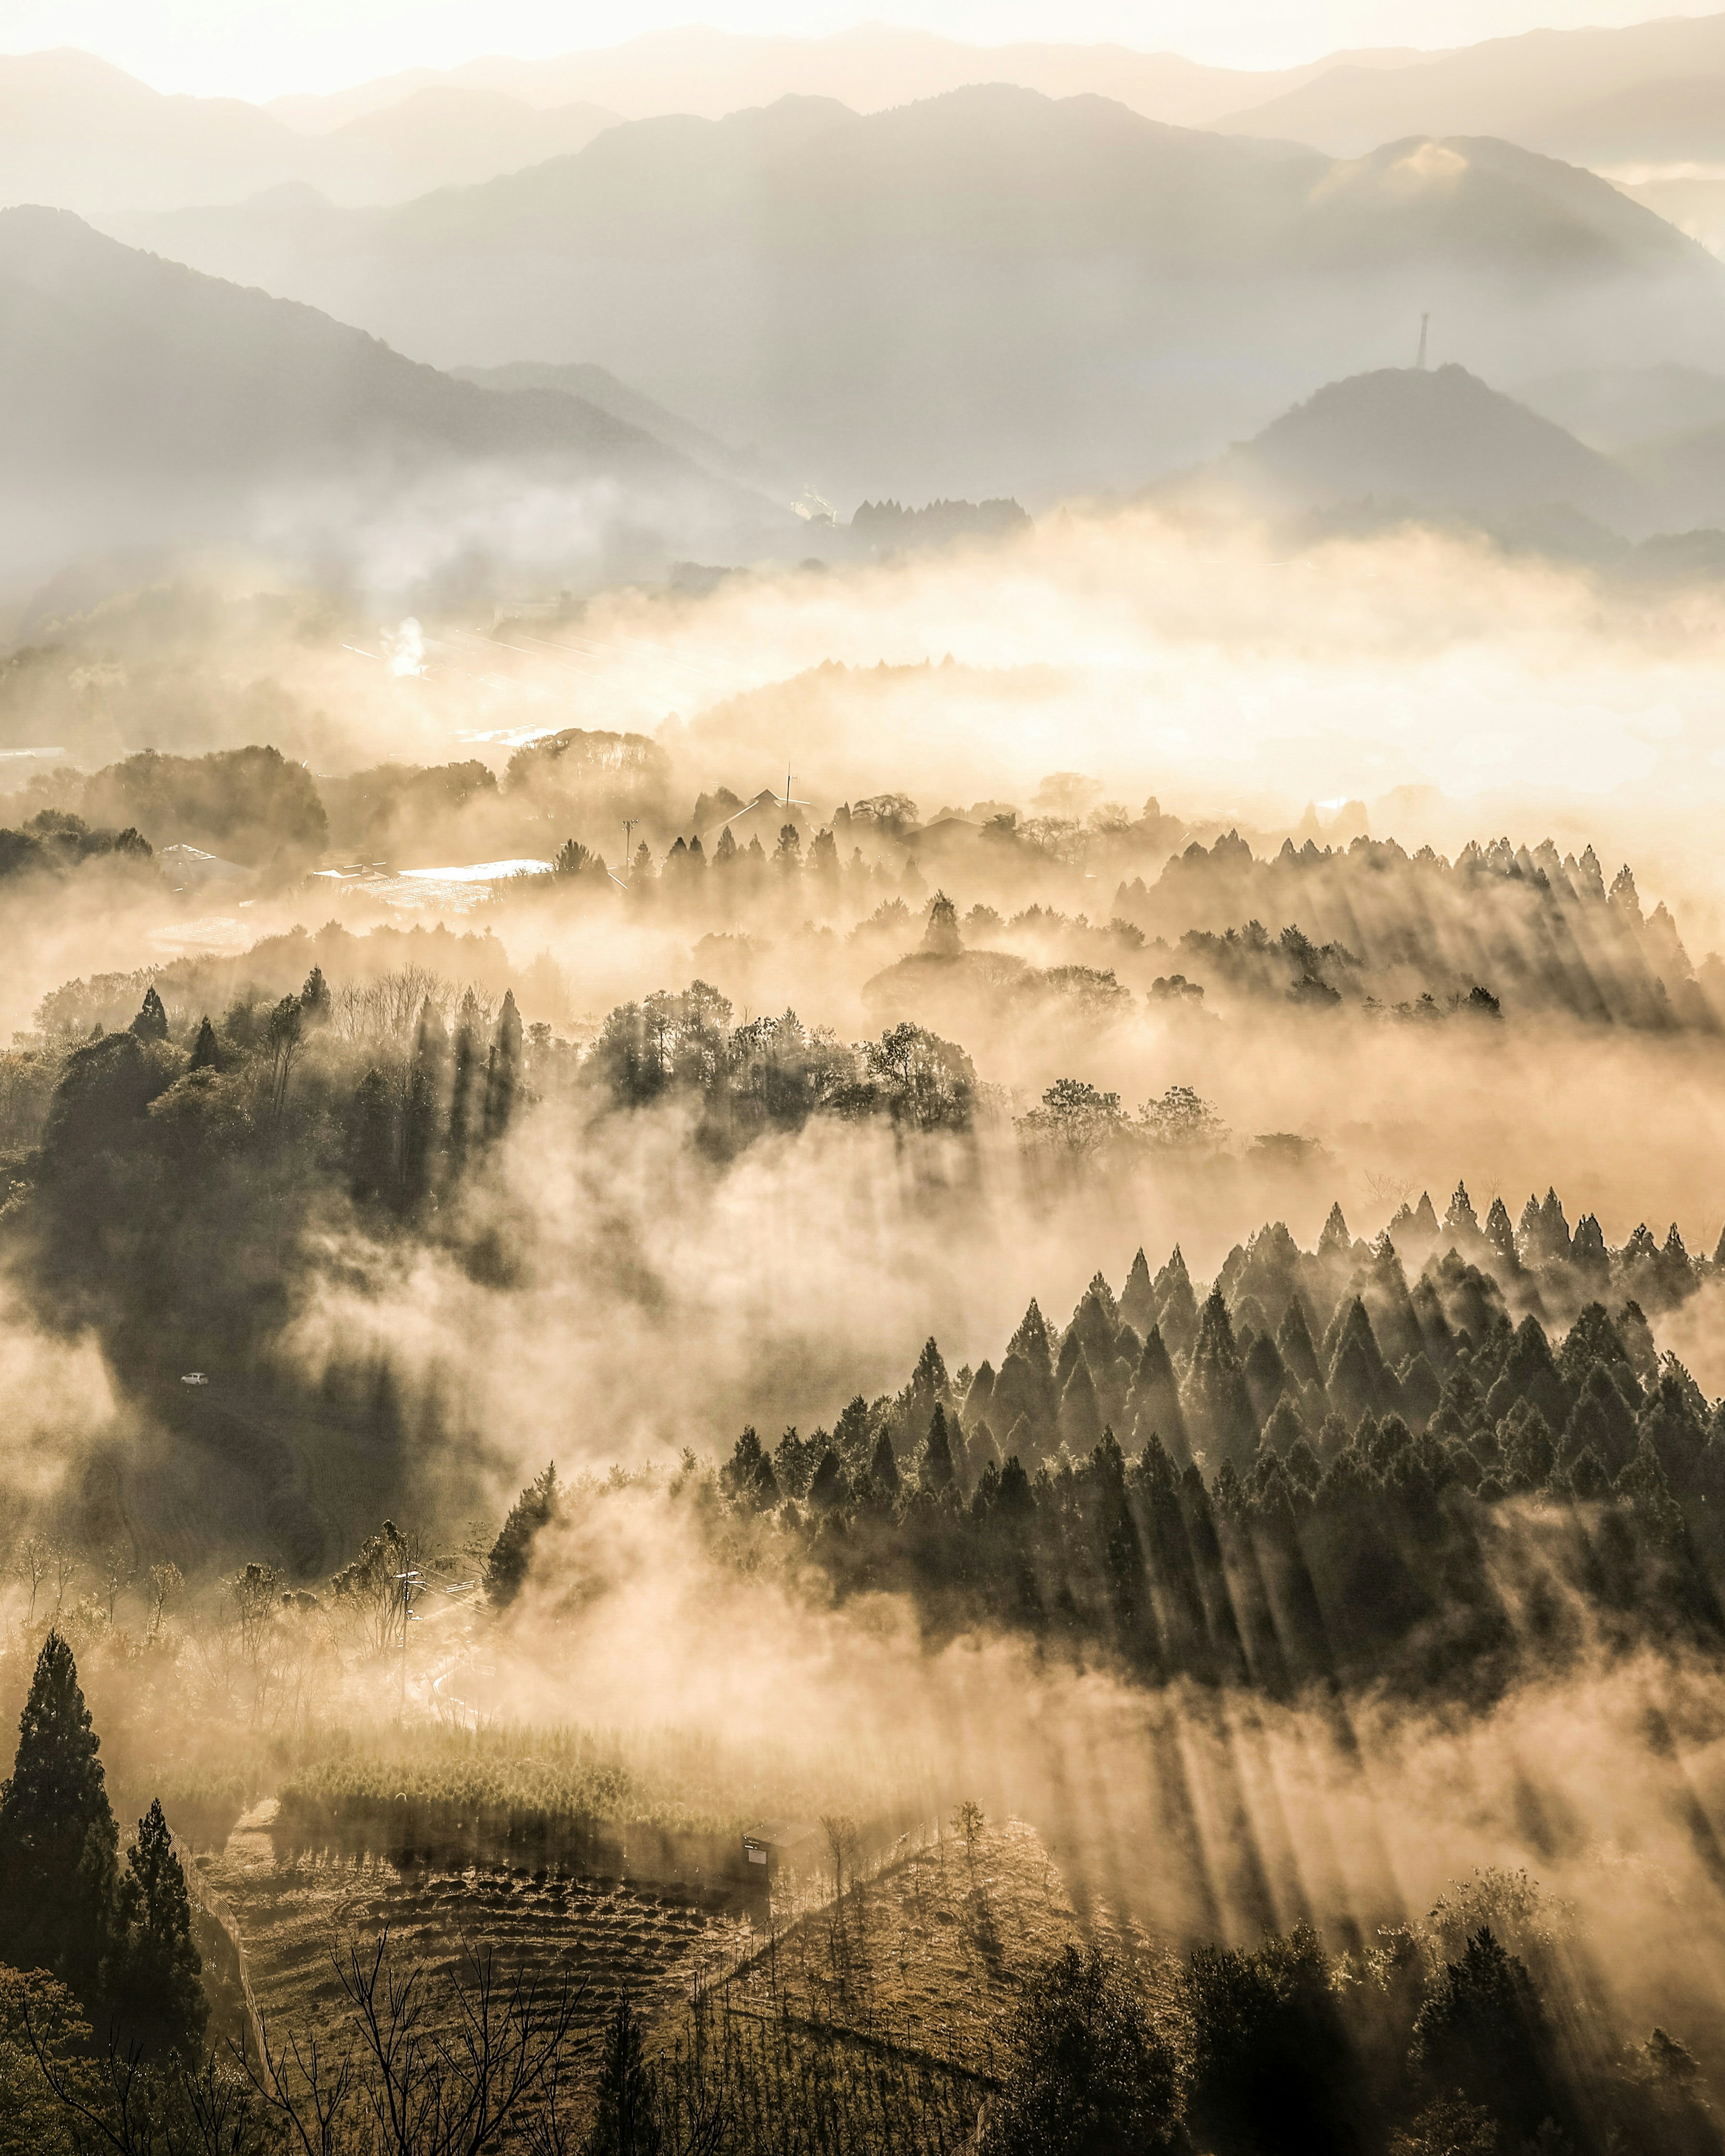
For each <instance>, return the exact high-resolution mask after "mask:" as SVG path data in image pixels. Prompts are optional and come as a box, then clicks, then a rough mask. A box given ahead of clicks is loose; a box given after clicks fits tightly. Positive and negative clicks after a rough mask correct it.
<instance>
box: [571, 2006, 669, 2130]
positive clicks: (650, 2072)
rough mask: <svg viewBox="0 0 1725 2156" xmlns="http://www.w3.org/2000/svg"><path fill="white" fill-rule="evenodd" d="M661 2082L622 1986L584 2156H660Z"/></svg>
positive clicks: (601, 2056) (608, 2028)
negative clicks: (649, 2057) (645, 2048)
mask: <svg viewBox="0 0 1725 2156" xmlns="http://www.w3.org/2000/svg"><path fill="white" fill-rule="evenodd" d="M658 2083H659V2077H658V2076H657V2074H656V2073H655V2071H654V2069H653V2068H652V2066H649V2063H648V2061H647V2059H646V2057H645V2056H644V2052H643V2051H642V2048H641V2025H640V2023H639V2021H638V2020H636V2019H635V2014H634V2008H633V2007H632V2006H631V2005H629V1994H628V1992H627V1991H626V1990H624V1989H622V1988H620V1987H619V1990H618V1994H617V1999H616V2003H615V2005H614V2006H613V2007H612V2009H611V2012H610V2015H609V2018H608V2020H607V2021H606V2024H605V2034H604V2039H603V2050H602V2051H601V2052H600V2054H599V2086H598V2100H597V2102H596V2103H595V2106H594V2111H593V2126H592V2128H591V2130H590V2131H589V2133H588V2138H587V2150H586V2156H658V2152H659V2148H660V2143H661V2140H662V2135H661V2132H660V2123H659V2085H658Z"/></svg>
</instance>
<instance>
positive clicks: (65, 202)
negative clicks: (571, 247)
mask: <svg viewBox="0 0 1725 2156" xmlns="http://www.w3.org/2000/svg"><path fill="white" fill-rule="evenodd" d="M617 117H618V115H616V114H615V113H614V112H610V111H606V110H602V109H600V108H599V107H598V106H596V105H590V104H582V103H570V104H565V105H558V106H557V107H555V108H554V109H550V110H542V109H541V101H540V100H524V99H522V98H520V97H511V96H508V95H505V94H504V93H503V92H502V91H501V90H485V89H480V88H478V87H476V86H472V85H465V84H454V83H444V82H439V83H434V84H430V85H425V86H424V87H420V88H417V89H412V90H406V91H405V92H404V93H403V95H402V96H401V97H400V98H398V99H396V100H392V101H391V102H390V104H389V105H388V107H387V108H386V109H384V110H377V111H374V112H370V113H367V114H366V115H362V116H359V117H356V118H354V119H352V121H349V122H347V124H346V125H342V126H336V127H333V128H331V129H330V130H328V131H324V132H320V133H316V134H306V133H303V132H301V131H298V130H296V129H295V128H293V127H290V126H285V125H284V124H283V122H282V121H280V119H278V118H276V117H275V115H272V114H270V113H269V112H267V111H265V110H263V109H262V108H261V107H259V106H258V105H246V104H243V103H242V102H241V101H240V100H239V99H237V98H209V97H164V96H162V95H161V94H160V93H159V92H158V91H156V90H151V88H150V87H149V86H148V85H147V84H145V83H141V82H139V81H136V80H135V79H134V78H133V77H132V76H131V75H128V74H124V73H123V72H122V71H121V69H118V68H116V67H110V65H109V64H108V63H107V62H106V61H105V60H100V59H96V58H95V55H94V54H90V53H80V52H50V53H27V54H0V205H5V204H19V203H51V204H53V205H54V207H56V208H62V209H73V210H77V211H80V212H81V213H85V214H89V213H95V212H100V211H105V210H113V209H116V208H121V206H124V207H125V208H127V209H129V210H132V211H136V210H140V209H151V208H154V209H173V208H182V207H184V206H186V205H187V204H194V203H205V204H208V203H239V202H244V201H245V200H247V199H248V198H249V197H250V196H252V195H254V194H256V193H259V192H260V191H262V190H264V189H265V188H270V187H280V186H283V185H285V184H288V183H290V182H294V183H298V184H300V185H301V186H311V187H316V188H318V189H319V191H320V192H321V193H323V194H325V195H326V196H328V197H329V198H331V200H334V201H337V202H342V203H391V202H404V201H406V200H408V198H410V197H412V196H414V195H418V194H423V193H426V192H428V191H429V189H431V188H434V187H454V186H466V185H469V184H470V183H472V182H475V181H479V180H485V179H490V178H491V177H494V176H495V174H497V173H499V172H515V171H517V170H519V169H520V168H521V167H522V166H524V165H531V164H536V163H537V162H540V161H541V160H542V159H544V158H547V157H562V156H564V155H567V153H568V152H570V151H574V150H578V149H580V148H582V147H583V145H585V144H586V143H588V142H590V141H592V140H593V136H595V135H597V134H598V133H600V132H601V131H602V130H603V129H604V128H606V127H608V126H612V125H613V124H614V121H616V119H617Z"/></svg>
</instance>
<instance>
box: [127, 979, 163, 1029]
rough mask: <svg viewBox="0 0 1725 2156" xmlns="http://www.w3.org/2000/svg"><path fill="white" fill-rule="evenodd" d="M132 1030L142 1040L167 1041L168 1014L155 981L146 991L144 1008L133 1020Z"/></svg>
mask: <svg viewBox="0 0 1725 2156" xmlns="http://www.w3.org/2000/svg"><path fill="white" fill-rule="evenodd" d="M131 1029H132V1031H133V1032H134V1033H135V1034H136V1035H137V1037H138V1039H140V1040H166V1039H167V1010H166V1009H164V1008H163V1005H162V998H161V997H160V996H159V995H157V993H156V983H154V982H153V981H152V982H151V983H150V985H149V987H148V988H146V989H145V991H144V1002H143V1008H142V1009H141V1010H140V1011H139V1013H138V1014H137V1016H136V1018H135V1019H133V1020H132V1022H131Z"/></svg>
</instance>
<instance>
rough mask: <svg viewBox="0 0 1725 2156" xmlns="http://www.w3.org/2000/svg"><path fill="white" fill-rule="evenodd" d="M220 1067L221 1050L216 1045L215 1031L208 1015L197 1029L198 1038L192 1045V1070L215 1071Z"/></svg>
mask: <svg viewBox="0 0 1725 2156" xmlns="http://www.w3.org/2000/svg"><path fill="white" fill-rule="evenodd" d="M220 1067H221V1050H220V1049H219V1048H218V1046H217V1045H216V1029H215V1028H214V1027H213V1025H212V1024H210V1022H209V1018H208V1014H205V1016H204V1019H203V1023H202V1024H200V1025H199V1027H198V1038H197V1039H196V1040H195V1041H194V1042H193V1044H192V1068H193V1070H219V1069H220Z"/></svg>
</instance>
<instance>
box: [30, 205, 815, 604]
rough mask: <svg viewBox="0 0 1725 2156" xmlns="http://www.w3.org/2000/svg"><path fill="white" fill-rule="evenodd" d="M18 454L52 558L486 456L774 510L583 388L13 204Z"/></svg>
mask: <svg viewBox="0 0 1725 2156" xmlns="http://www.w3.org/2000/svg"><path fill="white" fill-rule="evenodd" d="M0 467H3V469H4V470H5V471H6V474H7V484H8V511H9V515H8V536H9V537H10V539H11V543H12V544H13V547H17V548H19V549H21V550H22V551H23V553H24V555H25V556H26V557H27V558H29V559H32V560H34V559H35V558H36V557H38V556H39V555H40V554H42V553H44V552H51V551H52V548H53V547H54V545H55V544H56V543H58V544H59V546H61V547H71V546H74V545H76V544H77V543H80V539H82V540H83V541H84V542H85V543H90V542H95V541H104V542H107V541H111V540H113V539H114V538H116V536H121V537H123V536H128V535H129V534H131V533H133V532H137V533H141V534H146V535H148V536H151V537H163V536H167V537H175V536H182V537H183V536H197V535H198V534H200V533H204V532H214V531H236V530H243V529H244V528H246V518H247V515H248V512H249V510H250V509H251V508H252V506H254V505H255V504H256V502H257V501H258V500H259V498H260V497H261V496H263V495H269V496H270V498H271V499H272V500H274V501H275V503H276V504H277V505H278V509H280V506H281V505H284V504H287V503H290V502H295V501H303V500H305V498H306V497H307V496H308V495H311V494H314V493H316V491H317V490H324V491H325V493H326V495H328V496H329V497H330V498H331V499H345V498H347V497H349V496H350V495H352V492H353V490H356V489H357V490H363V492H364V494H365V495H366V498H367V499H368V500H373V501H376V500H379V499H382V498H385V497H387V496H388V495H389V494H390V493H391V491H392V490H400V489H401V488H403V487H405V486H409V485H415V484H418V483H419V482H421V481H423V480H424V479H425V478H426V477H427V476H428V475H436V474H442V473H449V472H451V471H455V470H463V469H470V468H480V469H484V468H493V467H501V468H507V469H509V470H515V471H516V472H519V473H521V474H524V475H530V476H531V479H532V480H533V482H534V483H535V484H536V485H541V486H546V487H552V486H571V487H588V488H592V487H593V486H596V485H597V486H602V487H603V490H605V493H606V495H607V498H608V499H609V500H613V501H614V503H615V505H616V511H617V513H622V514H628V515H630V516H634V517H635V518H636V519H638V520H639V521H643V522H647V521H651V518H652V516H654V515H655V514H656V515H659V516H662V517H663V518H665V519H666V520H668V529H670V530H680V529H682V528H684V527H685V526H686V527H691V528H693V529H695V530H697V531H701V532H703V533H708V534H710V533H711V531H714V530H716V529H732V530H736V529H740V528H742V526H747V525H748V524H750V523H751V522H752V523H754V524H756V525H762V524H767V523H771V522H773V521H774V518H773V512H772V511H769V510H768V505H767V504H766V503H765V502H763V501H762V500H760V499H759V498H758V497H756V496H751V495H747V494H746V493H744V492H743V491H742V490H740V489H737V488H734V487H731V486H728V485H725V484H723V483H722V482H721V481H718V480H714V479H712V478H711V477H710V476H709V475H706V473H704V472H701V471H700V470H697V468H696V466H695V465H692V464H691V463H690V462H689V460H688V459H686V458H685V457H683V456H682V455H680V454H679V453H678V452H677V451H675V449H670V448H669V447H667V446H666V445H665V444H663V443H661V442H658V441H655V439H653V438H652V437H651V436H650V435H649V434H646V433H644V431H643V430H642V429H639V428H636V427H632V426H630V425H629V424H628V423H625V422H624V421H623V420H620V419H618V418H615V417H614V416H613V415H612V414H611V413H608V412H603V411H601V410H600V409H599V408H598V407H597V406H595V405H593V404H590V403H585V402H583V400H582V399H580V398H572V397H568V396H563V395H554V394H552V393H549V392H546V391H542V390H529V391H523V392H521V393H516V394H511V395H505V394H501V393H497V392H495V391H492V390H487V389H482V388H478V387H476V386H475V385H474V384H473V383H470V382H456V381H453V380H451V379H450V377H449V376H447V375H444V374H439V373H438V372H436V371H435V370H434V369H433V368H431V367H424V366H421V365H418V364H417V363H416V362H413V361H412V360H408V359H404V358H403V357H402V356H401V355H400V354H399V353H398V352H392V351H391V350H390V349H389V348H388V346H386V345H383V344H381V343H379V342H378V341H377V339H375V338H374V337H372V336H367V335H366V334H365V333H364V332H363V331H359V330H355V329H350V328H347V327H346V326H344V325H342V324H341V323H340V322H336V321H331V320H330V318H329V317H328V316H326V315H322V314H320V313H318V312H317V311H315V310H314V309H312V308H310V307H306V306H302V305H297V304H295V303H294V302H292V301H289V300H275V299H271V298H270V297H268V296H267V295H265V294H264V293H262V292H258V291H249V290H241V289H239V287H238V286H236V285H228V284H223V283H222V282H220V281H218V280H216V279H213V278H209V277H205V276H203V275H199V274H198V272H196V271H194V270H191V269H184V268H182V267H181V266H180V265H179V264H175V263H171V262H164V261H162V260H159V259H157V258H156V257H154V256H151V255H146V254H139V253H136V251H134V250H133V249H129V248H126V247H122V246H121V245H120V244H117V243H116V241H114V240H112V239H106V238H105V237H104V236H102V235H101V234H98V233H96V232H94V231H92V230H91V229H90V227H89V226H88V225H86V224H85V223H81V222H80V219H78V218H75V217H74V216H72V215H71V214H70V213H69V212H67V211H61V210H45V209H28V208H26V209H13V210H7V211H3V212H0ZM782 521H783V526H785V528H786V531H787V533H788V532H789V530H790V527H791V526H792V524H793V520H792V519H791V518H790V517H789V516H788V514H787V515H786V516H784V517H783V520H782ZM42 566H43V567H44V568H45V567H46V563H45V562H44V563H43V564H42Z"/></svg>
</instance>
